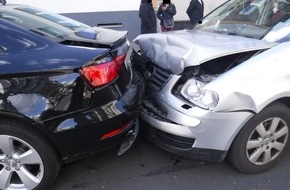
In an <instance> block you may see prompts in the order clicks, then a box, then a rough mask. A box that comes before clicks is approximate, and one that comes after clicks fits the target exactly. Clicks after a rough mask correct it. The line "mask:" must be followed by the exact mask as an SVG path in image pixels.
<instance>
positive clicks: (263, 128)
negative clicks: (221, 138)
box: [228, 103, 290, 173]
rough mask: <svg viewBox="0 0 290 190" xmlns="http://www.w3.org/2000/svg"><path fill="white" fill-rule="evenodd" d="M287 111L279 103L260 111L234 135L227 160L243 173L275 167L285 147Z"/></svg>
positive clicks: (287, 123)
mask: <svg viewBox="0 0 290 190" xmlns="http://www.w3.org/2000/svg"><path fill="white" fill-rule="evenodd" d="M289 114H290V109H289V108H288V107H287V106H286V105H284V104H281V103H274V104H271V105H269V106H267V107H266V108H264V109H263V110H262V111H261V112H260V113H259V114H257V115H255V116H254V117H253V118H252V119H250V120H249V121H248V122H247V123H246V124H245V125H244V127H243V128H242V129H241V131H240V132H239V133H238V135H237V136H236V138H235V140H234V141H233V143H232V146H231V148H230V150H229V154H228V160H229V161H230V163H231V164H232V165H233V166H234V167H235V168H237V169H238V170H239V171H241V172H243V173H259V172H263V171H266V170H268V169H270V168H272V167H273V166H274V165H276V164H277V163H278V162H279V160H280V158H282V156H283V155H284V153H285V149H286V148H287V144H288V136H289V125H290V117H289Z"/></svg>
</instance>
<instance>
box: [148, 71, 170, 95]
mask: <svg viewBox="0 0 290 190" xmlns="http://www.w3.org/2000/svg"><path fill="white" fill-rule="evenodd" d="M170 76H171V72H170V71H167V70H165V69H163V68H161V67H157V66H154V67H153V69H152V72H151V76H150V79H149V81H150V85H151V86H152V87H154V88H155V89H156V90H160V89H162V88H163V86H164V85H165V84H166V82H167V81H168V80H169V78H170Z"/></svg>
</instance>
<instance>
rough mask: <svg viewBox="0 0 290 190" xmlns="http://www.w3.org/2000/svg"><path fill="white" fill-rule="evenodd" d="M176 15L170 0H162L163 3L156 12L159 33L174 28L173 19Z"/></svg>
mask: <svg viewBox="0 0 290 190" xmlns="http://www.w3.org/2000/svg"><path fill="white" fill-rule="evenodd" d="M175 14H176V8H175V5H174V4H172V3H171V1H170V0H163V3H162V4H161V5H160V6H159V8H158V10H157V18H158V19H159V20H160V26H161V31H162V32H166V31H171V30H173V27H174V18H173V16H174V15H175Z"/></svg>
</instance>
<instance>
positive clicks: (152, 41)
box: [134, 30, 275, 74]
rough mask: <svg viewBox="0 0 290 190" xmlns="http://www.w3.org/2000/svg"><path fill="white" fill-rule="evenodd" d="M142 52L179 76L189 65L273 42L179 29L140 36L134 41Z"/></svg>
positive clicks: (270, 44)
mask: <svg viewBox="0 0 290 190" xmlns="http://www.w3.org/2000/svg"><path fill="white" fill-rule="evenodd" d="M134 42H135V43H136V44H138V45H139V47H140V50H141V53H142V54H143V55H146V56H147V57H148V58H149V59H150V60H151V61H152V62H154V63H155V64H157V65H159V66H160V67H162V68H164V69H167V70H169V71H171V72H172V73H174V74H180V73H182V72H183V70H184V68H186V67H188V66H194V65H199V64H201V63H203V62H205V61H208V60H211V59H214V58H217V57H221V56H225V55H230V54H234V53H238V52H245V51H251V50H258V49H265V48H269V47H273V46H274V45H275V43H272V42H267V41H263V40H257V39H251V38H243V37H238V36H228V35H221V34H213V33H206V32H201V31H194V30H193V31H190V30H180V31H174V32H167V33H158V34H143V35H139V36H138V37H137V38H135V39H134Z"/></svg>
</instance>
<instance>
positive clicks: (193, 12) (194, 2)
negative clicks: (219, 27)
mask: <svg viewBox="0 0 290 190" xmlns="http://www.w3.org/2000/svg"><path fill="white" fill-rule="evenodd" d="M200 2H201V3H200ZM200 2H199V0H191V2H190V4H189V6H188V8H187V10H186V13H187V15H188V17H189V19H190V24H191V25H192V26H195V25H196V24H197V23H198V22H199V21H201V19H202V18H203V12H204V4H203V1H202V0H200Z"/></svg>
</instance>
